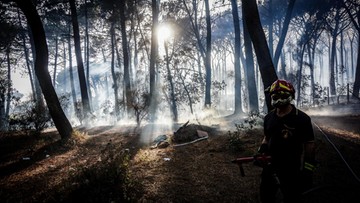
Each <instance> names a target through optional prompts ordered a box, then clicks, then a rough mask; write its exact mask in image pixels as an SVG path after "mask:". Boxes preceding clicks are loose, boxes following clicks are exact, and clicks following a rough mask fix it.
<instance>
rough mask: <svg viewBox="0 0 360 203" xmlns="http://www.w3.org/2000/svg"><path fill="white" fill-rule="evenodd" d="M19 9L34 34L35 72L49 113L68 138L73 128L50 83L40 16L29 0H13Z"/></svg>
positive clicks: (46, 50) (62, 135) (62, 134)
mask: <svg viewBox="0 0 360 203" xmlns="http://www.w3.org/2000/svg"><path fill="white" fill-rule="evenodd" d="M15 2H16V3H17V5H18V6H19V7H20V9H21V10H22V11H23V12H24V14H25V16H26V19H27V21H28V24H29V25H30V29H31V32H32V33H33V36H34V42H35V43H34V44H33V45H34V46H35V50H36V60H35V73H36V75H37V76H38V78H39V83H40V86H41V88H42V92H43V94H44V97H45V100H46V103H47V106H48V108H49V112H50V115H51V117H52V119H53V121H54V124H55V126H56V128H57V130H58V131H59V134H60V135H61V138H62V139H65V138H69V137H70V136H71V133H72V132H73V129H72V127H71V124H70V122H69V120H68V119H67V118H66V116H65V114H64V112H63V110H62V109H61V106H60V102H59V99H58V97H57V95H56V92H55V89H54V87H53V86H52V84H51V77H50V74H49V71H48V48H47V44H46V37H45V31H44V28H43V26H42V23H41V20H40V16H39V15H38V13H37V11H36V8H35V6H34V5H33V4H32V2H31V1H22V0H15Z"/></svg>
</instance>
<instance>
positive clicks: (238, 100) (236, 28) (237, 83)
mask: <svg viewBox="0 0 360 203" xmlns="http://www.w3.org/2000/svg"><path fill="white" fill-rule="evenodd" d="M231 8H232V9H231V11H232V16H233V23H234V34H235V51H234V70H235V112H234V114H242V113H244V112H243V110H242V99H241V69H240V68H241V67H240V50H241V44H240V43H241V42H240V34H241V33H240V22H239V12H238V5H237V2H236V0H231Z"/></svg>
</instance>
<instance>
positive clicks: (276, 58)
mask: <svg viewBox="0 0 360 203" xmlns="http://www.w3.org/2000/svg"><path fill="white" fill-rule="evenodd" d="M295 1H296V0H290V2H289V5H288V7H287V10H286V15H285V20H284V24H283V26H282V27H283V29H282V30H281V36H280V38H279V42H278V44H277V46H276V50H275V56H274V67H277V65H278V62H279V58H280V54H281V50H282V48H283V46H284V42H285V38H286V33H287V31H288V29H289V24H290V20H291V15H292V11H293V10H294V5H295Z"/></svg>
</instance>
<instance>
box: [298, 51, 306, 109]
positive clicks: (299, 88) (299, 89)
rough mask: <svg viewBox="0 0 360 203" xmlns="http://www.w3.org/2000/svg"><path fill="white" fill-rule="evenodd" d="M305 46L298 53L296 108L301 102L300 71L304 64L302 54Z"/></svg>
mask: <svg viewBox="0 0 360 203" xmlns="http://www.w3.org/2000/svg"><path fill="white" fill-rule="evenodd" d="M305 46H306V45H305V44H304V45H302V48H301V53H300V64H299V70H298V73H297V88H296V92H297V96H296V103H297V105H298V106H300V101H301V82H302V80H301V79H302V70H303V64H304V53H305Z"/></svg>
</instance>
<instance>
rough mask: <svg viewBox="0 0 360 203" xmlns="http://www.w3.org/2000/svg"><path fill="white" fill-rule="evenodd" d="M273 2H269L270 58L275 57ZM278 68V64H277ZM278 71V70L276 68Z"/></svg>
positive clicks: (271, 0)
mask: <svg viewBox="0 0 360 203" xmlns="http://www.w3.org/2000/svg"><path fill="white" fill-rule="evenodd" d="M273 7H274V5H273V0H269V52H270V56H271V57H274V34H273V33H274V13H273ZM275 67H276V64H275ZM275 69H276V68H275Z"/></svg>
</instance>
